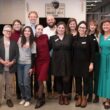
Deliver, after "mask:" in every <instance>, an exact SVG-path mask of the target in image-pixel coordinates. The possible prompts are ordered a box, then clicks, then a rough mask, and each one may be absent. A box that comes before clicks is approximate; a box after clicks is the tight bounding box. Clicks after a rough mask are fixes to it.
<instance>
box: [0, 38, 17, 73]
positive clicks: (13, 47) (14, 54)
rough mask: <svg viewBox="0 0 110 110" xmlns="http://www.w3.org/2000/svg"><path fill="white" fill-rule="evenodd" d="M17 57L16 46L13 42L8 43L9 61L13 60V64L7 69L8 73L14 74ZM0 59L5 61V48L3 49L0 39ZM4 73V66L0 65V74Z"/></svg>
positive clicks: (2, 42)
mask: <svg viewBox="0 0 110 110" xmlns="http://www.w3.org/2000/svg"><path fill="white" fill-rule="evenodd" d="M18 56H19V49H18V45H17V43H16V42H15V41H10V47H9V61H13V60H15V62H16V63H15V64H14V65H12V66H11V67H10V68H9V72H10V73H15V72H16V69H17V68H16V66H17V65H16V64H17V60H18ZM0 58H1V59H3V60H5V47H4V41H3V38H1V39H0ZM3 72H4V65H2V64H0V73H3Z"/></svg>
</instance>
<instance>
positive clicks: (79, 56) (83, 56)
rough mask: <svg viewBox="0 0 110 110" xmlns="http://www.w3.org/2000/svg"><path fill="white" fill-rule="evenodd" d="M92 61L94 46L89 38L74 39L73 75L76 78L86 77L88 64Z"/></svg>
mask: <svg viewBox="0 0 110 110" xmlns="http://www.w3.org/2000/svg"><path fill="white" fill-rule="evenodd" d="M93 60H94V46H93V42H92V41H91V38H90V36H87V37H79V36H77V37H74V40H73V73H74V75H75V76H77V77H88V75H89V64H90V63H91V62H93Z"/></svg>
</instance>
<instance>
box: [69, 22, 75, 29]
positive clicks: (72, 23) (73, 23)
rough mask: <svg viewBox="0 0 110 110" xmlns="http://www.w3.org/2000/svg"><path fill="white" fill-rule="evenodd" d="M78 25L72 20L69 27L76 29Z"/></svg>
mask: <svg viewBox="0 0 110 110" xmlns="http://www.w3.org/2000/svg"><path fill="white" fill-rule="evenodd" d="M76 26H77V24H76V22H75V21H71V22H70V23H69V28H70V30H76Z"/></svg>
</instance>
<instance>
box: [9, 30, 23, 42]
mask: <svg viewBox="0 0 110 110" xmlns="http://www.w3.org/2000/svg"><path fill="white" fill-rule="evenodd" d="M20 34H21V32H20V31H13V32H12V35H11V38H10V39H11V40H14V41H16V42H18V39H19V37H20Z"/></svg>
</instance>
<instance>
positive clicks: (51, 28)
mask: <svg viewBox="0 0 110 110" xmlns="http://www.w3.org/2000/svg"><path fill="white" fill-rule="evenodd" d="M46 22H47V27H45V28H44V30H43V33H44V34H47V35H48V39H50V37H51V36H53V35H55V34H56V25H55V23H56V21H55V18H54V16H52V15H49V16H47V18H46ZM50 56H52V51H51V52H50ZM51 76H52V73H51V66H50V68H49V74H48V80H47V82H46V85H47V92H48V98H52V91H54V93H55V92H56V84H55V78H54V84H53V87H52V77H51Z"/></svg>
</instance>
